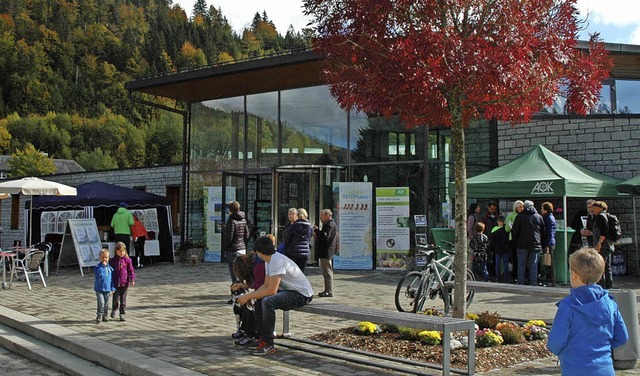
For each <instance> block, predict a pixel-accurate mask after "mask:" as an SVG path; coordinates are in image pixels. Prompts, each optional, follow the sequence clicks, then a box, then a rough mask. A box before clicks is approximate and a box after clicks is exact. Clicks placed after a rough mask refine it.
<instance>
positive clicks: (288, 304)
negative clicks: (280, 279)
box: [260, 290, 313, 345]
mask: <svg viewBox="0 0 640 376" xmlns="http://www.w3.org/2000/svg"><path fill="white" fill-rule="evenodd" d="M311 299H313V297H309V298H307V297H306V296H304V295H302V294H301V293H299V292H297V291H293V290H282V291H278V293H277V294H275V295H271V296H267V297H265V298H262V327H261V328H260V333H261V337H262V339H263V340H264V341H265V342H266V343H267V344H269V345H273V331H274V329H275V327H276V309H281V310H283V311H289V310H291V309H293V308H298V307H302V306H304V305H307V304H309V303H310V302H311Z"/></svg>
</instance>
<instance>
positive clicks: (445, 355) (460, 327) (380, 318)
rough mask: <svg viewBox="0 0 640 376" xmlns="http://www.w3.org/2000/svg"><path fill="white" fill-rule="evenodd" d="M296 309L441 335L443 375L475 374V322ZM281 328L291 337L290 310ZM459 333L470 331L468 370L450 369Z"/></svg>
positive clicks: (335, 308)
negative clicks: (453, 336) (453, 338)
mask: <svg viewBox="0 0 640 376" xmlns="http://www.w3.org/2000/svg"><path fill="white" fill-rule="evenodd" d="M295 310H296V311H300V312H305V313H312V314H317V315H323V316H332V317H339V318H344V319H350V320H357V321H370V322H373V323H375V324H389V325H396V326H403V327H409V328H416V329H422V330H434V331H439V332H442V363H443V364H442V374H443V375H450V373H451V372H454V373H459V374H463V375H473V374H474V373H475V322H474V321H472V320H464V319H456V318H452V317H439V316H430V315H421V314H414V313H407V312H396V311H387V310H381V309H373V308H362V307H350V306H344V305H339V304H327V303H311V304H308V305H306V306H304V307H301V308H297V309H295ZM282 328H283V329H282V332H283V334H284V335H285V336H287V335H288V334H289V312H288V311H284V314H283V320H282ZM457 331H466V332H467V339H468V362H467V370H466V371H465V370H460V369H455V368H453V369H452V368H451V333H452V332H457Z"/></svg>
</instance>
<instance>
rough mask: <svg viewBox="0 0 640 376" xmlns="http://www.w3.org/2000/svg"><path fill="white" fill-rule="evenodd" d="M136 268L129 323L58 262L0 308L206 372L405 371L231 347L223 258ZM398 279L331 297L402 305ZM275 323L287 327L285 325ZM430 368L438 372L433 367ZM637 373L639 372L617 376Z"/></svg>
mask: <svg viewBox="0 0 640 376" xmlns="http://www.w3.org/2000/svg"><path fill="white" fill-rule="evenodd" d="M136 274H137V277H138V278H137V281H136V286H135V287H133V288H131V289H130V291H129V296H128V306H129V307H128V314H127V321H126V322H120V321H110V322H107V323H100V324H96V323H95V322H94V321H93V320H94V319H95V309H96V308H95V305H96V303H95V295H94V292H93V274H92V272H91V271H90V270H87V269H85V276H84V277H82V276H81V275H80V271H79V269H78V268H75V269H74V268H65V269H61V270H60V272H59V274H58V275H57V276H56V275H51V276H50V277H48V278H47V285H48V287H47V288H44V287H43V286H42V283H41V282H39V281H38V282H36V283H34V284H33V290H32V291H29V290H28V288H27V286H26V283H25V282H18V283H17V284H16V285H15V287H14V288H13V289H8V290H0V305H1V306H3V307H5V308H9V309H11V310H15V311H18V312H20V313H22V314H26V315H30V316H34V317H35V318H37V319H38V320H42V321H46V322H50V323H53V324H57V325H59V326H62V327H64V328H65V329H68V330H72V331H74V332H77V333H80V334H83V335H86V336H90V337H94V338H97V339H100V340H103V341H106V342H108V343H110V344H113V345H116V346H120V347H122V348H125V349H127V351H130V352H135V353H140V354H144V355H146V356H148V357H151V358H155V359H157V360H161V361H164V362H168V363H171V364H173V365H176V366H179V367H183V368H185V369H188V370H191V371H195V372H198V373H202V374H207V375H225V374H229V375H231V374H267V375H276V374H277V375H345V374H352V375H385V374H388V375H393V374H400V373H398V372H393V371H388V370H384V369H381V368H377V367H371V366H365V365H358V364H355V363H353V362H349V361H345V360H340V359H337V358H335V357H324V356H318V355H314V354H311V353H308V352H303V351H297V350H293V349H289V348H286V347H284V346H278V352H277V354H275V355H273V356H266V357H256V356H251V355H250V353H249V351H248V350H246V349H244V348H238V347H236V346H234V345H233V343H232V339H231V338H230V334H231V333H232V332H234V331H235V319H234V317H233V315H232V312H231V307H230V306H229V305H226V304H225V302H226V301H227V300H228V299H229V295H228V288H229V284H230V282H229V275H228V271H227V266H226V264H198V265H197V266H195V267H193V266H190V265H187V264H156V265H153V266H150V267H145V268H144V269H139V270H137V271H136ZM307 274H308V275H309V279H310V281H311V283H312V286H313V288H314V291H315V292H316V293H317V292H319V291H322V275H321V273H320V270H319V269H318V268H308V269H307ZM400 276H401V272H400V271H379V270H375V271H336V276H335V286H336V287H335V293H336V295H335V297H334V298H324V299H326V301H331V302H332V303H339V304H345V305H357V306H362V307H371V308H381V309H388V310H395V305H394V293H395V288H396V284H397V282H398V280H399V278H400ZM617 285H618V287H625V288H633V289H639V288H640V282H639V281H638V278H636V277H625V278H623V279H622V278H619V279H618V281H617ZM314 300H323V299H322V298H315V299H314ZM556 300H557V299H555V298H541V297H528V296H520V295H511V294H501V293H481V294H476V297H475V299H474V302H473V304H472V305H471V307H470V309H469V312H474V313H480V312H482V311H487V310H488V311H491V312H494V311H497V312H498V313H500V314H501V315H502V316H503V317H505V318H518V319H542V320H545V321H547V322H549V321H551V320H552V319H553V317H554V315H555V312H556V307H555V305H554V303H555V302H556ZM434 303H435V304H434V305H435V306H436V307H438V306H439V302H437V301H434ZM430 305H431V304H430ZM280 317H281V316H279V319H280ZM353 324H354V322H352V321H346V320H342V319H337V318H333V317H322V316H319V315H312V314H306V313H301V312H292V313H291V330H292V332H293V334H294V335H296V336H307V335H311V334H315V333H320V332H324V331H326V330H329V329H333V328H340V327H345V326H350V325H353ZM277 325H278V326H277V327H276V328H277V330H278V331H280V328H281V327H280V326H279V325H280V322H278V324H277ZM281 341H282V340H281ZM277 342H278V340H277V341H276V345H278V343H277ZM16 356H17V355H13V354H11V353H7V352H5V351H0V374H17V375H27V374H32V375H39V374H41V373H42V371H41V368H40V366H38V365H34V366H33V368H31V367H30V368H29V369H30V370H31V371H32V373H24V370H23V371H17V373H14V372H13V370H14V368H12V367H15V363H16V361H15V359H16V358H15V357H16ZM12 360H13V361H12ZM18 363H20V364H23V362H18ZM9 371H11V372H10V373H9ZM20 372H23V373H20ZM425 372H426V373H427V374H438V372H437V371H434V370H428V369H425ZM638 373H640V372H636V370H633V371H624V372H618V373H617V374H619V375H631V374H638ZM48 374H53V373H48ZM160 374H161V372H160ZM479 374H481V375H482V374H483V373H479ZM485 374H490V375H514V374H517V375H527V374H537V375H557V374H559V367H558V365H557V364H556V361H555V359H553V358H549V359H545V360H541V361H536V362H531V363H527V364H522V365H519V366H517V367H515V368H509V369H506V370H495V371H491V372H488V373H485Z"/></svg>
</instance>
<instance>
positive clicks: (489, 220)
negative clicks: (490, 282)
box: [480, 201, 498, 279]
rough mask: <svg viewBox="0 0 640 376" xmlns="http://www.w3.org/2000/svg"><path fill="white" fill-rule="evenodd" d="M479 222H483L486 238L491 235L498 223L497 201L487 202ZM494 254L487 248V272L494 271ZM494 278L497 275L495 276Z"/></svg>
mask: <svg viewBox="0 0 640 376" xmlns="http://www.w3.org/2000/svg"><path fill="white" fill-rule="evenodd" d="M480 222H482V223H484V234H485V235H487V237H488V238H490V237H491V231H493V229H494V228H495V227H496V226H497V225H498V203H497V202H495V201H491V202H489V204H488V205H487V211H486V212H485V213H484V215H483V216H482V217H481V218H480ZM495 261H496V260H495V254H494V253H493V251H492V249H490V248H489V249H487V270H488V271H489V274H491V275H493V273H494V271H495ZM495 277H496V279H497V277H498V276H495Z"/></svg>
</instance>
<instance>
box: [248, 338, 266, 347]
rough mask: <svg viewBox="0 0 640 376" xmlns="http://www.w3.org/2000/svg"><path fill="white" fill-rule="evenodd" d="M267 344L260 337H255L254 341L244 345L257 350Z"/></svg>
mask: <svg viewBox="0 0 640 376" xmlns="http://www.w3.org/2000/svg"><path fill="white" fill-rule="evenodd" d="M266 345H267V342H265V340H263V339H262V338H257V339H256V340H255V341H253V342H251V343H250V344H248V345H247V346H246V347H247V348H249V349H255V350H259V349H261V348H263V347H265V346H266Z"/></svg>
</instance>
